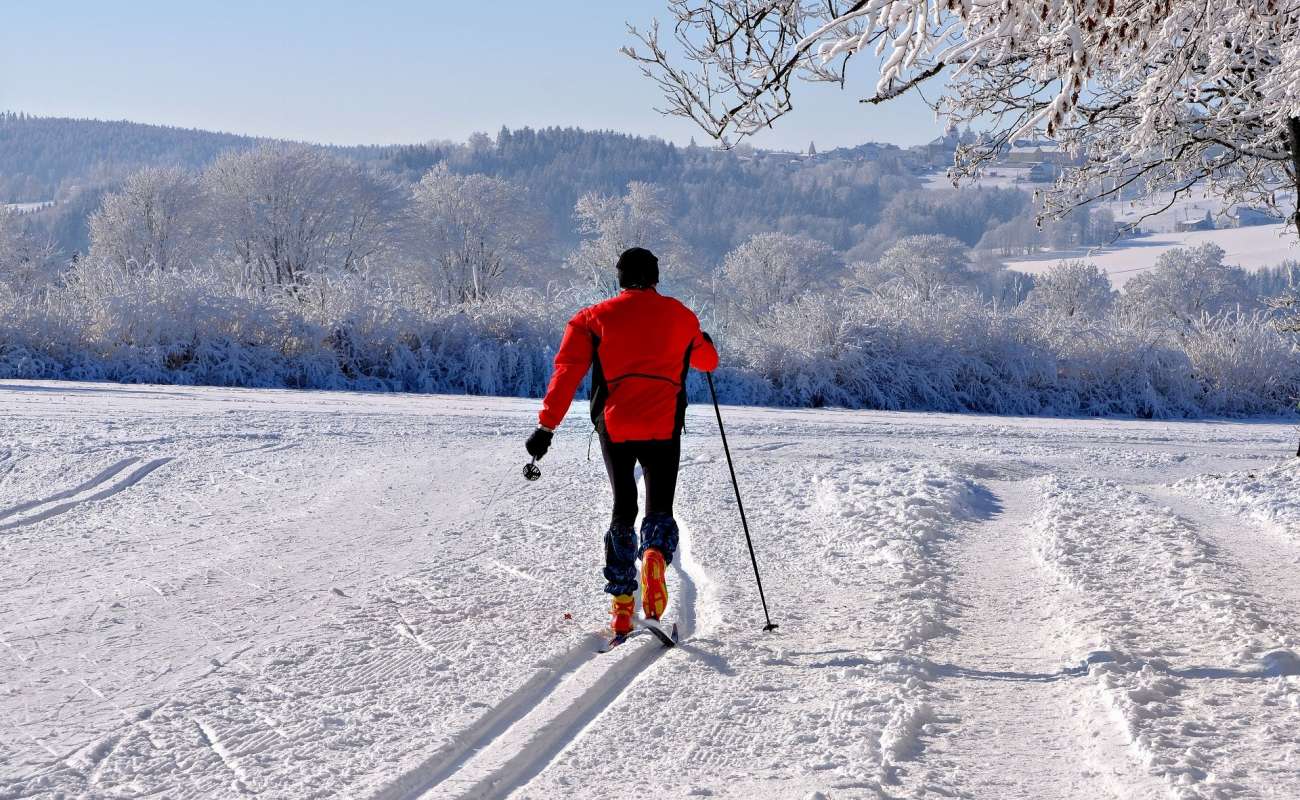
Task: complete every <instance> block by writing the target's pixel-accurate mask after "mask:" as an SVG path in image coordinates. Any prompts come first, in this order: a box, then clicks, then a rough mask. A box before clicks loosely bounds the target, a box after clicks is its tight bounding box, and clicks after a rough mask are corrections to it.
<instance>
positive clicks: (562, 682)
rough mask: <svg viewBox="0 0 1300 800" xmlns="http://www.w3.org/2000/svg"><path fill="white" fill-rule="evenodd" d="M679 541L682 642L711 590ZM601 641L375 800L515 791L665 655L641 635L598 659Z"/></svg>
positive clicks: (435, 799)
mask: <svg viewBox="0 0 1300 800" xmlns="http://www.w3.org/2000/svg"><path fill="white" fill-rule="evenodd" d="M680 536H681V540H680V544H679V547H678V552H677V557H676V558H675V559H674V561H673V571H674V573H675V574H676V575H677V576H678V582H677V588H676V591H675V592H673V594H672V597H671V598H670V602H671V603H672V606H673V612H674V617H673V621H674V622H676V624H677V626H678V631H679V633H680V636H681V639H682V641H683V642H686V641H687V640H689V638H690V637H691V635H692V634H694V633H695V632H696V629H697V627H698V625H699V617H700V614H699V610H698V608H697V606H698V605H699V597H700V594H701V593H704V594H706V595H707V594H708V593H710V592H712V591H713V584H712V581H711V580H710V579H709V577H708V574H707V573H706V572H705V571H704V570H703V568H702V567H700V565H699V563H698V562H697V561H695V559H694V558H693V556H692V555H691V547H690V539H691V537H690V532H689V529H688V528H687V527H685V526H681V528H680ZM706 603H707V601H706ZM705 616H706V617H707V613H706V615H705ZM706 625H707V621H706ZM602 641H603V640H602V638H601V637H600V636H599V635H598V634H594V633H593V634H588V635H587V636H585V637H584V638H583V639H582V641H581V642H580V643H579V644H578V645H576V646H575V647H573V648H572V649H570V650H569V651H567V652H566V653H564V654H563V655H561V656H559V657H558V658H556V659H554V660H553V661H552V662H551V663H550V664H549V665H547V666H545V667H544V668H543V669H542V670H541V671H540V672H538V673H537V675H535V676H534V677H533V678H532V679H531V680H529V681H528V682H527V683H526V684H524V686H523V687H521V688H520V689H519V690H518V691H516V692H515V693H514V694H512V695H511V696H510V697H509V698H508V699H507V700H506V701H505V702H503V703H501V704H499V705H498V706H496V707H495V708H494V709H492V711H490V712H488V714H487V715H485V716H484V717H483V719H481V720H480V721H479V722H478V723H477V724H475V725H474V726H473V727H471V728H470V729H469V730H468V731H466V732H465V733H464V734H463V735H461V736H459V737H458V738H457V739H456V741H455V742H454V743H452V744H451V745H449V746H448V747H446V748H443V749H442V750H441V751H439V752H438V753H436V754H434V755H433V756H431V757H430V758H429V759H427V760H425V761H424V763H422V764H420V765H419V766H418V767H416V768H415V769H414V770H411V771H410V772H408V773H406V774H405V775H403V776H402V777H401V778H399V779H398V780H397V781H394V782H393V783H391V784H389V785H388V786H386V787H384V788H383V789H381V790H380V791H379V792H377V793H375V794H374V795H373V797H374V799H375V800H443V799H444V798H474V800H498V799H499V798H506V797H509V796H510V795H511V794H513V793H514V792H515V791H516V790H518V789H520V788H522V787H523V786H524V785H526V784H527V783H528V782H529V781H530V780H532V778H534V777H535V776H537V775H538V774H540V773H541V772H542V770H544V769H545V768H546V767H547V765H549V764H550V763H551V762H552V761H553V760H555V758H556V757H558V756H559V755H560V754H561V753H562V752H563V751H564V749H565V748H566V747H567V746H568V745H569V744H570V743H571V742H573V741H575V740H577V739H578V738H580V737H581V736H582V735H583V733H584V732H585V731H586V729H587V727H588V726H589V725H590V724H591V723H592V722H594V721H595V720H596V719H597V718H599V717H600V716H601V715H602V714H604V713H605V711H606V710H608V709H609V708H611V707H612V706H614V705H615V704H617V703H618V701H619V699H620V698H621V697H622V696H623V695H624V694H625V693H626V692H627V690H628V689H629V687H631V686H632V684H633V683H634V681H635V680H636V679H637V678H638V677H639V676H640V675H642V674H643V673H644V672H645V671H646V670H647V669H649V668H650V667H652V666H653V665H654V664H655V663H656V662H658V661H659V660H660V658H662V657H663V656H664V655H665V654H667V653H669V652H671V651H670V650H669V649H667V648H665V647H663V646H662V645H661V644H660V643H659V642H658V641H656V640H655V639H653V638H651V637H641V638H640V639H639V640H637V641H634V642H629V643H628V644H626V645H624V646H622V647H619V648H617V649H616V650H614V651H611V652H609V653H604V654H599V653H597V652H596V651H597V649H598V648H599V647H600V645H601V643H602Z"/></svg>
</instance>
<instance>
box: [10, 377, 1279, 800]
mask: <svg viewBox="0 0 1300 800" xmlns="http://www.w3.org/2000/svg"><path fill="white" fill-rule="evenodd" d="M534 412H535V402H531V401H519V400H493V399H484V398H476V397H432V396H425V397H416V396H403V395H365V394H340V393H295V392H284V391H262V390H257V391H254V390H228V389H194V388H178V387H148V386H134V387H129V386H109V385H97V384H62V383H32V382H3V383H0V430H3V431H4V433H5V436H4V438H3V440H0V585H3V587H4V591H3V592H0V797H3V798H14V797H42V798H54V797H77V796H80V797H143V796H158V797H239V796H243V795H251V794H258V795H261V796H265V797H285V798H291V797H293V798H296V797H371V798H439V797H476V798H482V797H488V798H491V797H506V796H513V797H515V798H525V797H530V798H566V797H572V798H588V797H593V796H594V797H646V796H663V797H684V796H714V797H736V798H742V797H743V798H753V797H822V798H882V797H891V798H919V797H965V798H996V800H1009V799H1010V798H1033V799H1034V800H1050V799H1051V798H1070V799H1071V800H1075V799H1076V798H1085V797H1086V798H1106V797H1118V798H1148V797H1176V798H1232V797H1263V798H1294V797H1296V796H1300V772H1297V770H1296V764H1297V763H1300V659H1298V658H1297V654H1298V653H1300V581H1297V580H1296V575H1297V571H1298V570H1300V533H1298V532H1300V507H1298V506H1297V505H1296V504H1295V501H1294V498H1295V497H1296V496H1297V492H1298V490H1300V466H1298V465H1300V459H1295V458H1294V457H1293V454H1294V451H1295V430H1294V428H1293V427H1292V426H1288V425H1280V424H1278V425H1274V424H1264V423H1216V422H1198V423H1165V422H1159V423H1156V422H1136V421H1103V420H1051V419H1019V418H995V417H978V416H958V415H942V414H898V413H872V412H838V411H806V410H805V411H789V410H781V411H776V410H765V409H726V410H725V412H724V413H725V414H726V415H727V418H728V420H729V428H728V433H729V436H730V438H731V440H732V448H733V453H734V455H735V457H736V459H737V462H736V468H737V472H738V474H739V477H740V480H741V486H742V489H743V491H744V492H745V500H746V506H747V511H749V513H750V522H751V526H752V528H753V531H754V533H755V536H756V545H757V551H758V558H759V561H760V564H761V565H762V567H763V570H764V576H763V577H764V585H765V588H766V590H767V594H768V599H769V601H770V603H771V606H772V610H773V616H774V618H775V620H776V621H777V622H779V623H780V625H781V627H780V628H779V629H778V630H777V631H775V632H773V633H766V634H765V633H763V632H762V631H760V630H759V629H760V627H761V621H762V616H761V612H760V610H759V607H758V597H757V594H756V592H755V590H754V584H753V576H752V573H751V569H750V564H749V558H748V555H747V553H746V551H745V546H744V540H743V537H742V535H741V533H740V530H739V525H738V521H737V517H736V513H735V502H734V499H733V497H732V495H731V487H730V484H729V482H728V478H727V470H726V465H725V461H724V460H723V456H722V451H721V447H720V444H719V441H718V437H717V434H716V428H715V426H714V424H713V421H712V418H711V414H712V412H711V410H710V409H705V408H694V409H692V411H691V413H690V415H689V417H688V428H687V436H686V439H685V442H684V455H683V465H682V470H681V484H682V485H681V489H680V492H679V505H678V517H679V519H680V521H681V523H682V527H683V542H682V549H681V551H679V558H678V559H677V562H676V564H675V568H674V569H673V570H672V571H671V573H672V574H671V575H670V583H671V587H672V589H673V597H674V600H673V608H672V610H671V614H672V615H673V616H674V617H675V618H676V619H677V620H678V621H679V624H680V626H681V629H682V632H683V633H684V641H683V643H682V645H681V646H680V647H678V648H677V649H675V650H668V651H665V650H663V649H661V648H660V647H659V646H658V645H657V644H655V643H654V642H652V641H649V639H648V637H645V638H642V639H637V640H633V641H632V642H629V643H628V644H627V645H624V646H623V647H620V648H619V649H617V650H615V651H614V652H612V653H610V654H607V655H596V654H595V653H594V651H595V649H596V648H597V646H598V643H599V641H600V640H599V638H598V632H599V631H600V629H601V627H602V625H603V622H604V618H605V617H604V611H605V603H604V598H603V597H602V595H601V594H600V588H601V585H602V583H603V580H602V579H601V578H600V575H599V566H600V558H601V553H600V536H601V533H602V532H603V529H604V525H605V521H606V518H607V517H606V515H607V509H606V504H607V499H608V491H607V489H606V488H605V483H604V481H605V478H604V468H603V465H602V464H601V462H600V458H599V454H598V453H593V454H592V456H591V458H590V459H589V458H588V455H587V447H588V440H587V435H586V427H587V426H585V425H584V424H582V423H581V415H580V414H578V413H575V414H574V415H573V416H572V417H571V419H570V421H569V423H567V424H566V426H565V427H564V428H562V429H561V431H560V433H559V434H558V435H557V438H556V447H555V448H554V450H553V452H552V454H551V455H549V456H548V457H547V458H546V459H545V460H544V461H543V462H542V465H541V466H542V469H543V471H544V472H545V475H544V476H543V478H542V480H541V481H539V482H537V483H526V482H525V481H523V480H522V478H521V477H520V474H519V469H520V466H521V464H522V462H523V460H524V458H523V450H522V439H523V436H524V435H526V433H527V431H528V430H529V429H530V427H531V424H532V422H533V420H534V416H533V414H534Z"/></svg>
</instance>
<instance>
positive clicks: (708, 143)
mask: <svg viewBox="0 0 1300 800" xmlns="http://www.w3.org/2000/svg"><path fill="white" fill-rule="evenodd" d="M3 114H14V115H18V116H23V117H25V118H26V119H29V120H31V119H35V120H58V121H66V122H95V123H103V124H121V125H140V126H143V127H147V128H162V129H164V130H174V131H187V132H193V133H206V134H213V135H217V136H238V137H241V138H245V139H254V140H259V141H271V142H287V143H291V144H302V145H308V146H310V147H327V148H330V147H333V148H339V149H348V148H357V147H377V148H383V147H419V146H422V145H437V144H452V145H457V146H463V145H466V144H468V142H469V137H466V138H465V139H448V138H431V139H424V140H422V141H402V142H355V143H348V144H339V143H337V142H322V141H313V140H311V139H287V138H283V137H278V136H268V135H265V134H260V133H254V132H248V131H231V130H221V129H216V128H198V127H194V126H190V125H172V124H168V123H161V122H148V121H144V120H138V119H127V118H121V119H110V118H105V117H82V116H68V115H63V114H58V115H53V114H33V113H31V112H29V111H26V110H25V109H21V108H0V115H3ZM503 128H504V129H506V130H509V131H512V132H513V131H522V130H534V131H542V130H579V131H582V132H584V133H602V134H612V135H615V136H629V137H632V138H636V139H645V140H648V141H656V140H657V141H662V142H665V143H666V144H670V145H673V146H675V147H689V146H690V142H689V141H688V142H686V143H682V142H677V141H673V140H672V139H666V138H664V137H663V136H659V135H658V134H646V133H637V132H634V131H626V130H618V129H615V128H586V127H582V126H579V125H545V126H535V125H520V126H512V125H500V126H497V128H496V129H495V130H482V131H473V132H472V133H471V134H470V136H473V135H475V134H479V133H482V134H486V135H487V136H489V137H492V138H493V139H494V140H495V138H496V136H497V134H498V133H499V132H500V131H501V130H502V129H503ZM693 138H694V141H695V144H696V146H698V147H708V148H710V149H723V148H721V147H720V145H718V144H717V143H716V142H714V141H711V140H709V139H707V138H705V141H704V143H701V142H700V141H699V140H700V138H702V137H693ZM867 144H878V145H895V146H897V147H900V148H904V149H905V148H907V147H912V146H915V145H898V144H896V143H895V142H883V141H880V140H873V139H867V140H863V141H860V142H856V143H853V144H844V145H836V146H834V147H818V148H817V149H818V152H819V153H828V152H832V151H834V150H838V149H841V148H853V147H861V146H863V145H867ZM745 146H749V147H753V148H754V149H755V150H762V151H767V152H774V153H802V152H805V151H806V150H807V146H806V145H805V146H804V147H802V148H783V147H773V146H760V145H757V144H754V143H752V142H750V141H749V140H743V141H741V142H738V143H736V144H735V145H733V147H731V148H725V149H736V148H739V147H745Z"/></svg>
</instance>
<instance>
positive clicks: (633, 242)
mask: <svg viewBox="0 0 1300 800" xmlns="http://www.w3.org/2000/svg"><path fill="white" fill-rule="evenodd" d="M668 202H669V201H668V196H667V193H666V192H665V191H664V190H663V189H661V188H660V187H658V186H655V185H654V184H649V183H641V182H639V181H633V182H631V183H629V184H628V185H627V193H626V194H624V195H623V196H622V197H612V196H609V195H602V194H597V193H595V192H589V193H587V194H585V195H583V196H582V197H580V198H579V199H578V203H577V205H576V206H575V208H574V211H573V216H574V218H575V219H576V220H577V222H578V230H579V231H580V232H581V233H582V234H583V236H584V237H586V238H584V239H583V241H582V243H581V244H579V245H578V247H577V249H575V250H574V251H573V252H572V253H570V254H569V257H568V259H567V261H566V264H567V266H568V267H569V269H571V270H573V271H574V272H576V273H577V274H578V275H579V276H580V277H582V278H584V279H586V280H588V281H589V282H590V283H591V285H592V286H595V287H597V288H601V289H604V290H607V291H609V290H612V288H613V286H614V265H615V264H616V263H617V262H618V257H619V255H620V254H621V253H622V252H623V251H624V250H626V249H628V248H629V247H644V248H646V249H648V250H650V251H652V252H653V253H654V254H655V255H656V256H658V257H659V261H660V263H661V264H662V263H664V262H667V261H673V262H677V263H676V266H678V267H681V266H684V265H683V264H682V263H681V262H683V261H687V260H688V259H689V256H688V255H687V253H686V247H685V245H683V244H682V240H681V238H680V237H679V236H678V235H677V232H676V231H675V230H674V229H673V226H672V224H671V217H670V215H669V213H668V211H669V209H668Z"/></svg>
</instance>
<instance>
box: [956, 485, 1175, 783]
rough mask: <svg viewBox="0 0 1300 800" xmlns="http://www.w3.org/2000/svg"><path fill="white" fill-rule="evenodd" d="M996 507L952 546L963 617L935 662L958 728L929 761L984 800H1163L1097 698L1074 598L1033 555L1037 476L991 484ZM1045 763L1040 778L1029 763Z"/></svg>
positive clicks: (1037, 765) (1042, 764)
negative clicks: (1081, 653) (1083, 656)
mask: <svg viewBox="0 0 1300 800" xmlns="http://www.w3.org/2000/svg"><path fill="white" fill-rule="evenodd" d="M984 485H985V487H986V488H987V489H988V490H989V491H990V492H991V501H992V502H991V509H990V514H989V516H988V518H987V519H986V520H984V521H983V522H980V523H977V524H975V525H973V526H971V527H970V528H969V529H968V530H966V531H964V532H963V533H962V534H961V535H960V536H959V537H957V538H956V540H955V541H954V542H953V543H952V544H951V545H950V546H949V549H948V554H947V555H948V556H949V557H950V558H952V559H953V561H954V566H955V567H956V571H957V574H956V580H955V584H954V595H955V598H954V599H955V601H956V604H957V606H958V608H959V609H960V612H959V616H957V617H956V618H955V619H954V620H952V622H951V627H952V628H953V629H954V631H953V633H952V635H951V636H948V637H945V638H944V639H942V640H939V641H937V642H936V647H935V650H934V652H933V654H932V655H931V658H932V659H933V661H934V664H933V670H934V673H935V675H936V677H937V682H936V683H937V686H938V687H939V688H940V690H941V691H944V692H945V694H947V695H949V696H951V698H952V705H949V706H947V708H946V709H945V711H947V712H949V713H951V714H952V715H953V716H952V724H951V727H950V728H949V729H948V734H949V735H946V736H941V737H938V738H937V739H936V740H935V741H934V743H933V744H932V745H931V752H930V758H931V759H932V760H933V761H934V762H935V763H943V764H945V766H946V768H948V769H951V770H952V771H953V772H954V773H956V774H958V775H960V786H961V787H962V789H963V790H964V791H968V792H971V793H972V795H971V796H973V797H980V798H983V797H990V798H992V797H996V798H999V800H1015V799H1016V798H1022V799H1023V800H1073V798H1079V797H1088V798H1098V800H1101V799H1102V798H1131V797H1142V798H1145V797H1156V796H1159V795H1160V793H1161V788H1162V787H1160V786H1159V784H1158V783H1157V782H1156V781H1154V780H1152V779H1151V778H1150V777H1149V776H1147V775H1145V774H1144V773H1143V771H1142V770H1141V768H1140V765H1139V764H1138V763H1137V761H1136V760H1135V759H1134V758H1132V757H1131V755H1130V754H1129V751H1128V748H1127V742H1126V740H1125V739H1124V737H1123V733H1122V731H1121V730H1120V728H1119V726H1118V725H1117V724H1116V722H1115V721H1114V720H1113V719H1111V717H1110V715H1109V714H1108V709H1106V708H1105V707H1104V706H1103V705H1102V704H1101V703H1100V701H1099V699H1098V698H1097V697H1096V696H1095V693H1093V692H1091V691H1090V688H1091V686H1090V684H1089V683H1088V668H1087V666H1086V665H1085V664H1083V663H1081V661H1080V659H1079V658H1078V651H1077V648H1075V647H1073V646H1072V644H1073V643H1072V642H1071V641H1070V639H1071V636H1070V633H1071V632H1070V631H1069V630H1068V628H1067V627H1065V626H1064V625H1063V624H1062V622H1061V620H1060V610H1061V609H1062V608H1063V607H1064V606H1067V605H1069V604H1070V603H1071V602H1072V601H1073V599H1072V598H1071V597H1070V596H1069V590H1068V589H1067V588H1066V587H1063V586H1060V585H1059V584H1057V583H1056V582H1055V581H1054V580H1053V579H1052V577H1051V576H1050V574H1048V573H1047V571H1046V570H1045V568H1044V565H1043V564H1042V562H1041V559H1039V558H1038V556H1037V555H1036V554H1035V553H1034V551H1033V542H1032V538H1031V535H1030V530H1031V526H1032V519H1033V516H1034V513H1035V500H1036V495H1037V492H1036V489H1037V488H1038V486H1037V484H1036V482H1035V481H1034V479H1032V478H1031V479H1028V480H1019V481H987V482H986V483H985V484H984ZM1026 763H1034V764H1035V765H1036V768H1035V770H1034V774H1033V775H1032V776H1031V775H1029V774H1027V773H1025V772H1024V771H1023V769H1022V768H1021V767H1022V765H1023V764H1026Z"/></svg>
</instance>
